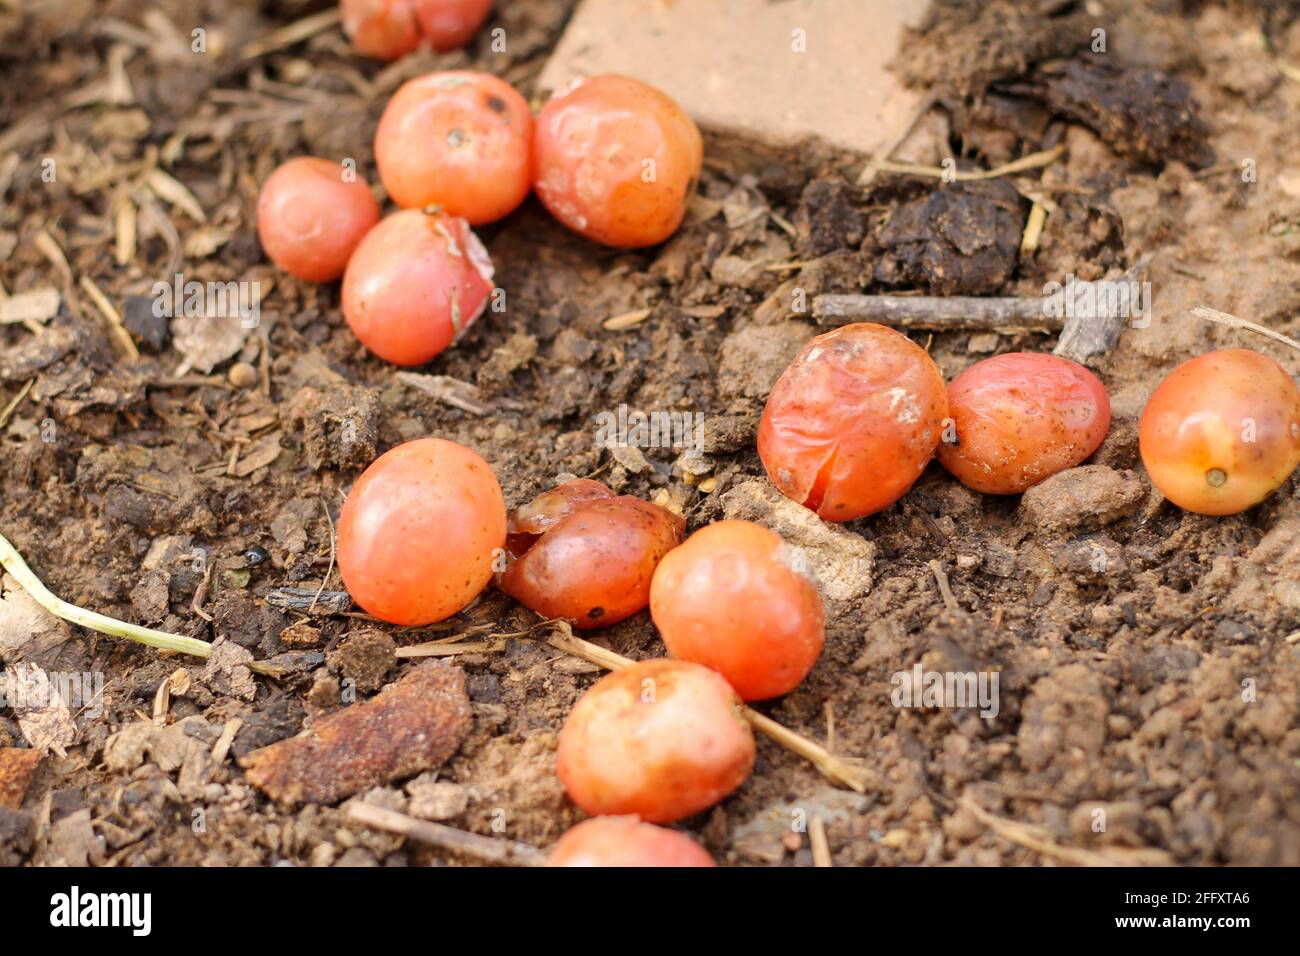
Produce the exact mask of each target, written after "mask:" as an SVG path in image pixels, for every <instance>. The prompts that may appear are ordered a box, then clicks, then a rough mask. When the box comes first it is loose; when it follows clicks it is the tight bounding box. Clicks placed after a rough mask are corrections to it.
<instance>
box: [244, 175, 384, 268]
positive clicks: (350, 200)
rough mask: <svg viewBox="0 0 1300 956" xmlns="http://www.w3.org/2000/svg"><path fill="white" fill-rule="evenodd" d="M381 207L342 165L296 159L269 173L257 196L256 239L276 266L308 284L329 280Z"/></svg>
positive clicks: (377, 219) (346, 260)
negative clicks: (349, 177) (346, 172)
mask: <svg viewBox="0 0 1300 956" xmlns="http://www.w3.org/2000/svg"><path fill="white" fill-rule="evenodd" d="M378 221H379V203H377V202H375V197H374V196H373V195H371V193H370V187H369V186H367V185H366V183H365V181H364V180H361V179H355V178H352V179H348V178H345V176H344V169H343V166H342V164H340V163H332V162H330V161H329V160H328V159H317V158H315V157H311V156H300V157H298V158H297V159H291V160H289V161H288V162H287V163H284V164H283V165H281V166H279V167H278V168H277V169H276V170H275V172H273V173H271V175H270V176H269V177H267V180H266V182H265V183H263V184H262V191H261V193H259V194H258V197H257V236H258V238H259V239H260V240H261V241H262V249H263V250H265V252H266V254H267V255H268V256H270V258H271V261H272V262H274V263H275V264H276V265H277V266H279V267H280V268H281V269H283V270H284V271H285V272H288V273H289V274H290V275H295V276H297V277H298V278H299V279H305V280H307V281H308V282H333V281H334V280H335V279H337V278H338V277H339V276H341V275H343V270H344V269H345V268H347V264H348V259H350V258H351V257H352V253H353V251H354V250H355V249H356V248H357V245H358V243H360V242H361V239H362V237H364V236H365V234H366V233H367V232H369V231H370V228H371V227H372V226H373V225H374V224H375V223H377V222H378Z"/></svg>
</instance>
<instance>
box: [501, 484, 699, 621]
mask: <svg viewBox="0 0 1300 956" xmlns="http://www.w3.org/2000/svg"><path fill="white" fill-rule="evenodd" d="M592 486H594V487H592ZM520 511H522V512H523V514H522V516H521V515H520V512H516V513H515V515H514V516H513V517H512V519H511V523H510V526H509V529H508V530H509V538H508V542H509V545H508V546H509V548H510V552H511V555H512V557H513V558H514V560H512V561H511V562H510V564H509V566H508V567H507V568H506V570H505V572H504V573H503V574H502V575H501V577H500V579H499V581H498V586H499V587H500V588H501V590H502V591H505V592H506V593H507V594H509V595H510V596H511V597H513V598H514V599H515V600H517V601H519V603H521V604H523V605H524V606H525V607H527V608H528V609H530V610H532V611H535V612H536V613H538V614H540V615H542V616H543V617H547V618H557V617H558V618H563V619H564V620H567V621H569V622H570V623H572V624H573V625H574V626H575V627H578V628H582V629H589V628H595V627H607V626H609V625H611V624H617V623H618V622H619V621H622V620H624V619H626V618H628V617H631V616H632V615H633V614H636V613H637V612H638V611H641V610H642V609H644V608H645V607H646V605H647V604H648V603H649V602H650V582H651V580H652V578H653V576H654V572H655V568H656V567H657V566H658V564H659V562H660V560H661V559H662V558H663V556H664V555H665V554H667V553H668V552H669V551H670V550H671V549H672V548H675V547H677V545H679V544H680V543H681V540H682V533H683V531H684V530H685V521H684V520H683V519H682V518H681V516H680V515H675V514H673V513H672V512H671V511H668V510H666V509H664V508H660V507H659V506H658V505H653V504H650V503H649V502H648V501H642V500H641V499H640V498H634V497H632V496H630V495H620V496H615V495H614V493H613V492H612V491H610V490H609V489H608V488H605V486H604V485H601V484H600V483H599V482H594V481H587V480H584V479H578V480H577V481H573V482H567V483H565V484H564V485H560V486H559V487H557V488H555V489H552V490H551V491H549V492H546V493H545V494H544V495H542V496H540V497H539V498H538V499H536V500H534V501H533V502H532V503H531V504H529V505H527V506H525V507H524V508H523V509H520ZM521 526H522V527H526V528H541V529H542V530H541V531H540V532H539V533H537V534H531V533H529V532H527V531H521V530H520V528H521Z"/></svg>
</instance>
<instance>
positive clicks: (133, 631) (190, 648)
mask: <svg viewBox="0 0 1300 956" xmlns="http://www.w3.org/2000/svg"><path fill="white" fill-rule="evenodd" d="M0 565H3V567H4V569H5V570H6V571H8V572H9V573H10V574H11V575H13V578H14V580H15V581H17V582H18V583H19V584H20V585H21V586H22V588H23V590H24V591H26V592H27V593H28V594H30V595H31V596H32V599H33V600H34V601H36V603H37V604H39V605H40V606H41V607H43V608H45V610H47V611H49V612H50V613H51V614H53V615H54V616H55V617H58V618H62V619H63V620H65V621H70V622H71V623H73V624H79V625H80V626H82V627H85V628H89V629H90V630H92V631H99V632H100V633H101V634H108V635H110V636H112V637H124V638H126V639H127V640H128V641H135V642H136V643H137V644H147V645H148V646H149V647H156V648H158V649H159V650H164V651H175V652H176V653H177V654H189V655H191V656H193V657H203V658H207V657H211V656H212V645H211V644H209V643H208V642H207V641H200V640H199V639H198V638H196V637H182V636H181V635H179V634H170V633H168V632H167V631H157V630H154V629H153V628H151V627H142V626H141V625H139V624H128V623H127V622H126V621H119V620H118V619H117V618H114V617H109V616H108V615H106V614H100V613H98V612H96V611H89V610H87V609H86V608H84V607H77V605H75V604H69V603H68V602H67V601H65V600H63V599H62V598H60V597H58V596H56V595H55V594H54V593H52V592H51V591H50V589H49V588H47V587H46V586H45V585H44V584H42V583H41V579H40V578H38V577H37V576H36V575H35V574H34V573H33V572H32V569H31V568H29V567H28V566H27V562H26V561H24V560H23V556H22V555H21V554H19V553H18V549H17V548H15V547H14V546H13V545H12V544H10V543H9V539H8V538H6V537H5V536H4V535H3V534H0ZM249 667H250V668H251V669H252V670H254V671H258V672H262V671H263V669H262V668H261V667H260V666H258V664H257V662H253V663H250V664H249Z"/></svg>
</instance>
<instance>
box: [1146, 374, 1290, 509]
mask: <svg viewBox="0 0 1300 956" xmlns="http://www.w3.org/2000/svg"><path fill="white" fill-rule="evenodd" d="M1138 441H1139V444H1140V447H1141V450H1142V462H1143V464H1145V465H1146V469H1147V474H1149V475H1150V476H1151V480H1152V481H1153V482H1154V483H1155V486H1156V487H1157V488H1159V489H1160V491H1161V493H1162V494H1163V495H1164V496H1165V497H1166V498H1168V499H1169V500H1170V501H1172V502H1173V503H1174V504H1176V505H1178V507H1180V508H1183V509H1186V510H1187V511H1195V512H1197V513H1199V514H1204V515H1232V514H1237V513H1238V512H1241V511H1245V510H1246V509H1247V508H1249V507H1251V506H1253V505H1257V504H1259V502H1261V501H1263V500H1264V499H1265V498H1267V497H1268V496H1269V495H1271V494H1272V493H1273V492H1274V491H1275V490H1277V487H1278V485H1280V484H1282V482H1284V481H1286V479H1287V478H1288V477H1290V475H1291V472H1293V471H1295V468H1296V465H1297V464H1300V391H1298V390H1297V389H1296V385H1295V380H1294V379H1292V378H1291V376H1290V375H1289V374H1288V373H1287V371H1286V369H1284V368H1282V366H1281V365H1278V364H1277V362H1275V361H1273V360H1272V359H1271V358H1269V357H1268V356H1267V355H1262V354H1261V353H1259V352H1254V351H1251V350H1249V349H1223V350H1221V351H1218V352H1207V353H1206V354H1205V355H1202V356H1200V357H1198V358H1194V359H1192V360H1191V361H1189V362H1184V363H1183V364H1182V365H1180V366H1178V367H1177V368H1176V369H1174V370H1173V371H1172V372H1170V373H1169V375H1168V376H1167V377H1166V378H1165V380H1164V381H1163V382H1161V383H1160V385H1159V386H1158V387H1157V388H1156V390H1155V392H1154V393H1153V394H1152V395H1151V398H1150V400H1149V401H1148V402H1147V407H1146V408H1145V409H1144V410H1143V412H1142V419H1141V421H1140V422H1139V423H1138Z"/></svg>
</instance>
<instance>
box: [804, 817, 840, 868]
mask: <svg viewBox="0 0 1300 956" xmlns="http://www.w3.org/2000/svg"><path fill="white" fill-rule="evenodd" d="M808 844H809V846H810V847H811V848H812V857H813V866H834V865H835V862H834V861H833V860H832V859H831V844H830V841H829V840H827V839H826V824H825V822H823V820H822V818H821V817H820V816H818V815H817V814H815V813H814V814H813V815H812V819H811V820H809V821H808Z"/></svg>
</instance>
